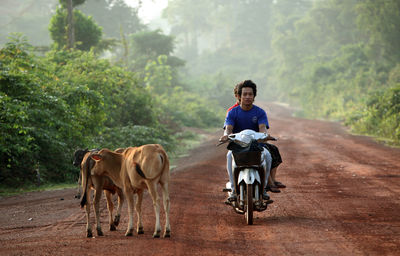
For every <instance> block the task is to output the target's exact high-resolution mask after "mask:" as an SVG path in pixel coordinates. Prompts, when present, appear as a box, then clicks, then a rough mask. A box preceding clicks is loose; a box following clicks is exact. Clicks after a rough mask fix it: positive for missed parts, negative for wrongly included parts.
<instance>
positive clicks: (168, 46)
mask: <svg viewBox="0 0 400 256" xmlns="http://www.w3.org/2000/svg"><path fill="white" fill-rule="evenodd" d="M174 47H175V45H174V37H172V36H167V35H164V34H162V33H161V31H160V30H154V31H144V32H139V33H136V34H133V35H132V36H131V49H132V53H131V61H132V63H133V65H132V68H133V70H135V71H143V70H144V69H145V67H146V65H147V62H148V61H155V60H156V59H157V58H158V56H160V55H165V56H167V59H168V62H167V63H166V64H167V65H169V66H171V67H172V68H176V67H179V66H183V64H184V62H183V61H182V60H181V59H179V58H177V57H174V56H171V53H172V52H173V51H174Z"/></svg>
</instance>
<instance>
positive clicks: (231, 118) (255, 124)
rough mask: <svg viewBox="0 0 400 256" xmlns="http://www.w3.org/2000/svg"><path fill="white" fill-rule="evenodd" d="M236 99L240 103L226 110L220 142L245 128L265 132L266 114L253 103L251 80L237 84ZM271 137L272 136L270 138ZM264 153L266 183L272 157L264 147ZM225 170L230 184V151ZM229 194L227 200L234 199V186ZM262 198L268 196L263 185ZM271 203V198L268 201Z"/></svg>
mask: <svg viewBox="0 0 400 256" xmlns="http://www.w3.org/2000/svg"><path fill="white" fill-rule="evenodd" d="M237 91H238V99H239V102H240V105H239V106H237V107H234V108H233V109H232V110H230V111H229V112H228V115H227V117H226V119H225V130H224V135H223V136H222V137H221V138H220V141H221V142H226V141H227V140H228V135H230V134H232V133H238V132H241V131H243V130H245V129H250V130H253V131H256V132H262V133H267V127H268V118H267V114H266V113H265V111H264V110H263V109H261V108H260V107H258V106H256V105H254V104H253V103H254V99H255V96H256V95H257V86H256V84H255V83H254V82H252V81H251V80H245V81H243V82H241V83H239V84H238V90H237ZM270 139H273V138H270ZM262 154H263V155H264V157H263V159H264V161H263V163H262V165H263V167H264V170H265V184H267V183H268V177H269V173H270V169H271V163H272V157H271V154H270V153H269V151H268V150H267V149H266V148H264V150H263V151H262ZM227 170H228V174H229V181H230V183H231V184H234V182H233V174H232V152H231V151H229V152H228V154H227ZM231 189H232V192H233V193H231V196H230V197H229V198H228V201H234V200H236V191H235V188H234V186H232V187H231ZM263 199H265V200H268V199H269V196H268V194H267V191H266V188H265V187H264V191H263ZM269 203H272V200H270V201H269Z"/></svg>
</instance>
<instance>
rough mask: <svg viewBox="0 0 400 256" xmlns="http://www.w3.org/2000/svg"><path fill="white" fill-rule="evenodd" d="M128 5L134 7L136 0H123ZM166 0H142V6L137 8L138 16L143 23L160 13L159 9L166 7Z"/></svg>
mask: <svg viewBox="0 0 400 256" xmlns="http://www.w3.org/2000/svg"><path fill="white" fill-rule="evenodd" d="M124 1H125V2H126V3H127V4H128V5H129V6H133V7H136V6H137V4H138V0H124ZM167 5H168V0H142V8H141V9H140V10H139V17H140V18H142V19H143V21H144V22H145V23H147V22H149V21H151V20H152V19H154V18H156V17H158V16H160V15H161V11H162V10H163V9H164V8H165V7H167Z"/></svg>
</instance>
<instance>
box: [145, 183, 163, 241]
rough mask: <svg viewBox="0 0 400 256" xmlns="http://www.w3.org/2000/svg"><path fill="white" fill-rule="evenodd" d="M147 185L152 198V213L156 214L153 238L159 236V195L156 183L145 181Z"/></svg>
mask: <svg viewBox="0 0 400 256" xmlns="http://www.w3.org/2000/svg"><path fill="white" fill-rule="evenodd" d="M147 187H148V189H149V192H150V196H151V198H152V199H153V206H154V213H155V215H156V223H155V227H154V234H153V237H154V238H159V237H160V233H161V226H160V197H159V196H158V193H157V183H155V182H147Z"/></svg>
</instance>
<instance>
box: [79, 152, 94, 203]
mask: <svg viewBox="0 0 400 256" xmlns="http://www.w3.org/2000/svg"><path fill="white" fill-rule="evenodd" d="M92 161H93V160H92V158H90V157H88V158H86V160H85V162H84V163H83V167H82V190H83V192H82V198H81V208H82V207H83V206H85V205H86V202H87V197H88V195H87V194H88V192H89V188H88V186H89V177H90V167H91V162H92Z"/></svg>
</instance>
